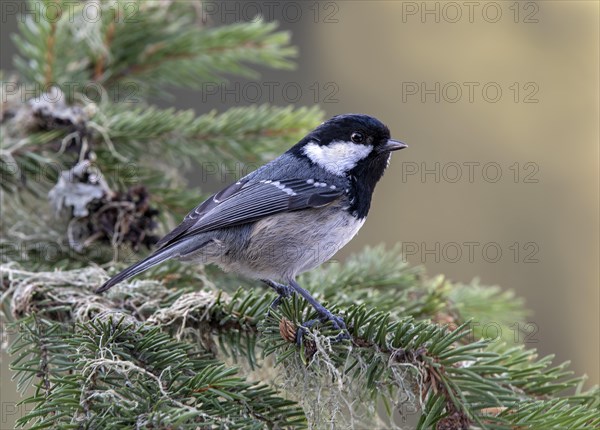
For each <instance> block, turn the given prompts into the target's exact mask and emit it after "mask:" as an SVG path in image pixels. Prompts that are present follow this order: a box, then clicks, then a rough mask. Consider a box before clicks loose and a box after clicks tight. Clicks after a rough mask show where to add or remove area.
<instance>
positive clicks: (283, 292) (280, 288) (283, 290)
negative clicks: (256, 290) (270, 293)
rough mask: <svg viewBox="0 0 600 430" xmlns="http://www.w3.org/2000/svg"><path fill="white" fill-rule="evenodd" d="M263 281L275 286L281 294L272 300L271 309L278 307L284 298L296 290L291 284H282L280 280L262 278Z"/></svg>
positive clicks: (276, 290) (272, 286)
mask: <svg viewBox="0 0 600 430" xmlns="http://www.w3.org/2000/svg"><path fill="white" fill-rule="evenodd" d="M262 282H264V283H265V284H267V285H268V286H269V287H271V288H273V289H274V290H275V292H276V293H277V294H279V296H278V297H276V298H275V300H273V301H272V302H271V305H269V310H271V309H277V307H278V306H279V305H280V304H281V301H282V300H283V299H287V298H288V297H290V296H291V295H292V294H293V293H294V290H293V289H292V287H290V286H289V285H284V284H280V283H278V282H274V281H271V280H270V279H262Z"/></svg>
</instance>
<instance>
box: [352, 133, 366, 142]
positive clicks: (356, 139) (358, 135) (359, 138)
mask: <svg viewBox="0 0 600 430" xmlns="http://www.w3.org/2000/svg"><path fill="white" fill-rule="evenodd" d="M350 139H351V140H352V142H354V143H362V142H363V140H365V136H363V134H362V133H359V132H358V131H355V132H354V133H352V135H351V136H350Z"/></svg>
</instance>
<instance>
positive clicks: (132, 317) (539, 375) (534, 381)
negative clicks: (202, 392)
mask: <svg viewBox="0 0 600 430" xmlns="http://www.w3.org/2000/svg"><path fill="white" fill-rule="evenodd" d="M378 252H381V251H380V250H376V251H374V252H373V251H371V257H372V256H373V253H378ZM388 258H391V259H393V257H390V256H388ZM359 261H360V259H359V258H356V259H355V260H354V263H353V265H358V264H360V263H359ZM369 264H370V263H369V258H368V257H366V258H365V262H364V265H365V266H364V268H365V272H366V273H368V267H369ZM355 268H356V267H353V270H355ZM3 273H7V274H9V277H10V280H11V281H10V282H9V283H8V284H9V285H10V286H11V287H9V288H11V289H10V290H9V291H8V292H7V293H5V295H6V297H9V296H11V295H12V297H13V302H14V303H13V304H12V305H11V308H12V309H22V311H21V312H22V314H21V315H28V313H30V312H32V311H33V310H34V309H35V312H36V314H37V315H38V317H40V316H43V317H45V318H50V319H55V320H58V321H62V322H63V323H65V322H66V321H70V320H75V322H77V324H80V325H81V324H83V326H87V324H84V321H89V320H94V319H95V318H96V319H97V318H100V317H99V316H104V317H103V318H105V317H106V316H107V315H113V316H115V315H121V317H122V318H126V319H127V321H128V324H134V323H135V326H136V327H137V326H139V325H140V324H141V325H143V326H144V327H155V329H157V330H159V331H160V332H161V333H163V334H165V336H167V338H168V339H171V336H175V338H176V339H178V340H176V341H175V342H182V343H185V342H184V341H185V340H188V341H189V340H192V339H193V340H194V344H195V345H199V346H200V345H201V348H202V351H204V353H206V354H208V355H209V356H210V357H213V359H214V358H217V359H218V358H219V357H224V355H223V354H225V355H227V354H229V355H233V356H235V357H237V359H238V360H239V359H240V358H242V357H246V358H247V361H248V364H249V365H250V366H255V365H260V363H262V362H263V359H262V358H261V354H260V351H261V350H262V351H264V354H265V355H266V356H267V357H269V356H273V357H274V358H275V362H276V363H279V365H278V367H277V369H279V370H278V372H279V373H281V374H282V375H284V376H283V377H284V381H285V382H284V383H283V387H285V388H288V389H289V390H290V394H291V393H292V392H294V391H296V390H297V389H298V387H304V388H303V389H302V392H301V393H300V395H296V396H295V398H296V400H297V401H300V402H301V404H302V406H303V408H304V412H305V413H306V414H307V418H308V419H309V423H311V424H312V425H316V426H318V425H320V424H318V423H322V422H324V420H325V421H327V420H336V422H338V423H339V422H342V421H343V419H345V417H347V416H348V415H347V414H350V417H351V419H352V420H354V422H355V423H358V422H367V421H368V420H369V419H370V418H369V417H371V416H372V411H373V410H374V408H375V406H376V404H377V401H383V402H384V403H385V404H388V405H390V406H389V407H390V411H393V410H406V409H407V407H410V408H413V407H417V406H418V407H419V408H420V409H421V412H422V418H421V421H420V424H419V428H422V429H425V428H430V427H435V426H437V427H436V428H457V427H460V426H475V427H481V428H494V429H496V428H497V429H510V428H513V426H514V425H517V424H518V423H519V422H522V420H523V419H524V418H523V417H524V416H523V414H522V412H521V410H522V407H523V408H525V410H527V411H531V410H535V411H540V413H542V412H543V413H544V414H549V415H551V416H552V420H550V421H548V422H556V423H566V422H569V423H571V422H577V423H585V425H587V426H593V425H597V424H598V423H600V415H599V414H598V412H597V410H593V411H591V412H590V410H589V409H588V408H585V407H584V406H587V405H594V404H595V402H597V398H596V397H595V396H597V391H590V392H581V391H580V390H581V385H582V383H583V380H582V378H570V379H569V374H570V373H569V372H568V371H567V370H566V365H565V364H563V365H559V366H552V364H551V357H545V358H542V359H536V354H535V351H533V350H526V349H524V348H523V347H522V346H515V347H510V346H509V345H506V344H498V343H496V344H492V343H490V342H489V341H486V340H475V339H473V338H471V337H469V322H468V321H466V322H463V323H462V324H461V325H460V326H459V327H456V328H451V329H447V328H445V327H444V326H440V325H438V324H435V323H432V322H431V320H428V319H424V318H423V316H422V315H420V318H421V319H420V320H416V319H414V318H411V317H404V318H401V319H396V318H395V317H394V316H393V314H391V313H389V312H381V311H377V310H376V309H375V308H374V307H372V306H373V305H374V303H373V304H369V303H368V300H367V301H365V303H362V304H360V305H356V304H354V305H350V306H344V307H341V308H337V312H341V313H342V315H344V318H345V320H346V323H347V325H348V328H349V330H350V334H351V340H350V341H346V342H335V341H334V339H335V338H336V336H337V333H336V332H335V330H333V329H332V328H331V327H330V326H329V325H328V324H325V325H320V326H317V327H314V328H311V329H310V330H309V331H308V333H307V334H306V335H305V338H304V342H303V343H302V345H301V346H300V347H299V346H298V345H296V343H295V332H296V330H297V329H298V327H299V326H300V325H301V324H302V322H303V321H306V320H308V319H311V318H313V317H314V316H315V315H313V314H314V310H313V309H312V308H311V307H310V306H309V305H308V304H307V303H306V302H304V301H303V300H301V299H299V298H297V297H296V296H294V297H293V298H291V299H288V300H286V301H284V302H283V304H282V306H281V307H280V308H279V309H278V310H270V311H269V316H268V317H266V318H265V317H264V315H265V313H266V311H267V310H268V309H269V304H270V302H271V300H272V299H273V295H272V294H266V295H264V294H260V293H256V292H255V291H253V290H247V289H240V290H238V291H236V292H235V293H234V294H233V295H228V294H226V293H219V292H217V291H215V290H212V289H206V290H202V291H192V290H191V289H190V290H187V292H182V291H179V292H177V293H175V294H171V293H169V290H168V289H166V288H164V287H162V286H160V285H159V284H158V283H156V282H155V281H143V282H141V281H133V282H130V283H129V285H128V284H125V285H122V286H117V287H115V289H114V291H113V292H112V293H111V294H109V296H108V297H106V298H105V297H98V296H95V295H93V293H92V292H91V290H92V289H93V287H94V286H95V284H96V283H98V284H99V283H100V282H101V281H102V280H103V279H105V275H104V274H103V272H102V271H101V270H99V269H85V275H84V272H82V271H71V272H64V275H62V274H60V273H59V274H57V273H53V274H52V273H46V274H40V273H33V272H29V273H27V272H24V271H22V270H20V269H18V268H17V269H15V268H14V267H3ZM90 275H91V276H93V277H94V278H95V279H98V281H94V282H91V283H90V282H89V280H88V281H87V282H86V284H85V287H84V288H83V289H82V288H77V289H74V288H73V286H74V285H76V283H77V282H82V281H77V279H83V277H84V276H85V277H87V278H88V279H89V277H90ZM321 275H323V274H321ZM61 278H62V279H61ZM50 279H54V281H53V282H50V283H49V280H50ZM52 284H54V285H55V287H51V285H52ZM70 284H71V285H70ZM90 284H94V285H90ZM425 284H426V283H425ZM32 285H33V286H32ZM58 285H62V287H61V288H58V289H57V287H58ZM178 285H179V286H181V283H179V284H178ZM82 286H83V283H82ZM147 288H149V289H150V290H147ZM481 288H485V287H481ZM58 291H61V292H58ZM25 292H26V294H25ZM25 296H26V297H28V298H27V299H26V300H25V299H24V297H25ZM74 296H76V297H77V298H76V299H73V297H74ZM14 297H17V298H20V299H18V300H17V301H15V299H14ZM142 297H144V298H145V297H152V298H153V300H152V301H151V302H150V303H148V304H146V305H145V309H144V311H143V312H140V311H139V303H141V300H142ZM496 299H497V300H502V298H501V297H500V298H496ZM87 301H91V302H92V303H93V306H90V305H83V304H84V303H86V302H87ZM375 302H376V300H375ZM17 303H24V304H26V305H25V306H22V305H21V306H20V307H19V306H16V304H17ZM133 303H138V305H134V304H133ZM494 306H495V305H494V304H492V305H491V307H494ZM82 309H84V310H85V311H82ZM334 309H335V308H334ZM132 310H133V312H132ZM50 311H51V312H52V313H50ZM121 317H120V318H121ZM82 318H83V320H82ZM290 328H291V333H289V329H290ZM128 330H129V329H124V331H125V332H126V331H128ZM286 330H287V331H288V333H287V335H286ZM290 334H291V336H290ZM40 336H41V335H40ZM145 346H146V343H142V345H141V346H140V348H144V347H145ZM118 348H121V346H120V345H114V346H113V347H111V348H110V351H111V352H112V353H114V351H115V350H117V351H118V350H119V349H118ZM164 360H166V361H168V358H164ZM105 364H106V366H109V367H110V364H115V363H112V362H110V363H105ZM165 365H166V364H165ZM117 367H118V366H117ZM119 369H120V371H123V369H122V368H119ZM36 370H39V369H36ZM138 373H139V372H138ZM292 387H294V388H292ZM576 388H577V389H578V390H579V392H578V394H577V395H575V396H572V395H562V394H561V393H564V392H565V390H569V389H576ZM111 389H114V388H111ZM557 399H560V400H563V402H562V403H561V402H557ZM357 402H358V403H357ZM345 405H346V406H345ZM350 405H353V406H350ZM359 405H360V406H359ZM556 405H559V406H556ZM325 411H329V412H327V413H325ZM572 414H576V417H575V418H573V415H572ZM533 422H535V421H533ZM453 426H454V427H453ZM550 428H552V427H550ZM557 428H558V427H557ZM573 428H581V429H583V428H590V427H585V426H582V427H573Z"/></svg>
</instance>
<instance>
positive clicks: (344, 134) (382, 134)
mask: <svg viewBox="0 0 600 430" xmlns="http://www.w3.org/2000/svg"><path fill="white" fill-rule="evenodd" d="M402 148H406V145H405V144H404V143H401V142H398V141H395V140H392V139H390V130H389V129H388V128H387V127H386V126H385V124H383V123H382V122H381V121H379V120H378V119H377V118H373V117H372V116H368V115H360V114H346V115H338V116H334V117H333V118H331V119H330V120H328V121H325V122H324V123H323V124H321V125H320V126H318V127H317V128H315V129H314V130H313V131H312V132H310V133H309V134H308V135H307V136H306V137H305V138H304V139H302V141H300V142H299V143H298V144H297V145H295V146H294V147H293V148H292V149H290V152H292V153H294V154H295V155H297V156H300V157H307V158H308V159H309V160H310V161H311V162H312V163H314V164H315V165H317V166H319V167H322V168H324V169H325V170H327V171H329V172H330V173H333V174H335V175H339V176H347V175H361V176H362V175H363V174H365V173H367V172H365V171H364V170H365V168H367V167H368V168H369V170H370V171H372V173H373V174H375V176H377V179H376V181H377V180H379V178H381V175H382V174H383V170H385V168H386V166H387V164H388V161H389V158H390V152H391V151H396V150H398V149H402ZM377 174H378V175H377Z"/></svg>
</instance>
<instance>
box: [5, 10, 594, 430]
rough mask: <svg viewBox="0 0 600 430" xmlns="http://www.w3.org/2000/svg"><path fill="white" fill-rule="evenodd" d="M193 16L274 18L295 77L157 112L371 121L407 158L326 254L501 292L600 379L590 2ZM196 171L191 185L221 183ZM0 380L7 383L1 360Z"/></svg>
mask: <svg viewBox="0 0 600 430" xmlns="http://www.w3.org/2000/svg"><path fill="white" fill-rule="evenodd" d="M6 3H8V2H3V4H6ZM12 3H14V4H18V3H19V2H12ZM6 12H7V9H6V8H5V7H4V6H3V8H2V13H3V16H2V28H1V55H0V60H1V62H0V67H1V68H2V69H3V70H5V71H10V70H12V56H13V54H14V47H13V45H12V42H11V40H10V37H9V35H10V34H11V33H13V32H15V31H16V19H17V16H16V15H14V14H9V13H6ZM199 13H200V14H201V15H202V18H203V19H204V20H205V21H206V22H208V23H209V24H210V25H222V24H227V23H231V22H234V21H238V20H243V21H249V20H253V19H255V17H256V16H257V15H262V16H263V17H264V18H265V19H266V20H269V21H270V20H277V21H279V22H280V24H281V27H282V28H285V29H289V30H290V31H291V32H292V41H293V44H295V45H296V46H298V47H299V57H298V59H297V63H298V65H297V68H296V70H294V71H289V72H282V71H278V72H273V71H270V70H264V72H263V73H262V75H261V78H259V79H255V80H238V79H235V80H232V81H231V82H230V83H229V84H227V85H220V84H207V86H206V87H205V88H204V92H200V91H197V92H194V91H177V90H175V91H174V93H175V94H176V96H175V97H174V98H173V99H172V100H155V102H156V103H157V104H159V105H161V106H163V107H165V106H175V107H177V108H181V109H184V108H186V109H187V108H192V109H194V110H196V111H197V112H198V113H203V112H207V111H209V110H211V109H217V110H220V111H223V110H225V109H227V108H229V107H231V106H234V105H249V104H253V103H272V104H276V105H288V104H294V105H297V106H301V105H305V106H309V105H313V104H315V103H317V104H319V105H320V106H321V107H322V108H323V109H325V111H326V113H327V116H333V115H335V114H339V113H347V112H360V113H367V114H370V115H373V116H376V117H378V118H379V119H381V120H382V121H383V122H384V123H386V124H388V126H389V127H390V129H391V131H392V136H393V137H394V138H396V139H399V140H402V141H404V142H406V143H407V144H408V145H409V149H407V150H405V151H402V152H400V153H396V154H394V156H393V159H392V163H391V165H390V168H389V170H388V172H387V174H386V176H385V177H384V179H383V180H382V182H381V183H380V185H379V186H378V189H377V191H376V195H375V198H374V204H373V207H372V210H371V213H370V216H369V220H368V221H367V223H366V224H365V226H364V228H363V229H362V230H361V232H360V233H359V235H358V236H357V237H356V238H355V239H354V240H353V241H352V242H351V243H350V245H349V246H347V247H346V248H345V249H344V250H343V251H342V252H341V253H340V254H339V255H338V256H336V259H338V260H343V259H344V258H345V257H346V256H347V255H349V254H350V253H352V252H355V251H357V250H359V249H361V248H362V247H364V246H365V245H368V244H372V245H375V244H378V243H385V244H387V245H389V246H393V245H394V244H396V243H399V242H402V245H401V246H402V249H403V251H404V252H405V255H406V258H407V259H408V260H409V261H410V262H411V263H414V264H423V265H425V266H426V268H427V271H428V273H429V274H430V275H435V274H438V273H443V274H445V275H446V276H447V277H448V278H450V279H452V280H456V281H461V282H470V281H471V280H472V279H473V278H479V279H480V282H481V283H482V284H487V285H500V286H502V287H503V288H505V289H513V290H515V291H516V292H517V294H518V295H519V296H522V297H524V298H525V299H526V304H527V307H528V308H529V309H531V310H532V314H531V316H530V317H529V323H528V324H527V327H524V328H523V327H520V329H521V334H520V335H518V336H521V338H520V340H525V343H526V344H527V345H528V346H529V347H535V348H537V349H538V350H539V352H540V354H541V355H547V354H550V353H555V354H556V362H557V363H558V362H562V361H565V360H571V361H572V364H573V367H572V368H573V370H574V371H575V372H576V373H577V374H583V373H585V374H587V375H588V376H589V378H590V383H589V385H592V384H597V383H598V382H599V379H600V364H599V363H600V356H599V349H600V345H599V339H600V319H599V318H600V317H599V315H600V288H599V284H600V279H599V264H600V262H599V261H600V253H599V238H600V231H599V229H600V222H599V215H600V213H599V192H600V190H599V138H600V135H599V3H598V2H592V1H581V2H577V1H552V2H449V3H446V2H401V1H369V2H367V1H338V2H316V3H315V2H293V1H292V2H278V1H268V2H245V3H244V2H205V3H204V4H203V5H202V8H201V11H199ZM240 163H243V160H240ZM241 169H243V167H242V168H241ZM201 173H202V172H201V169H199V170H198V171H196V172H191V173H190V176H189V177H190V185H192V186H194V185H199V186H202V187H204V188H205V189H209V188H218V187H220V186H222V185H223V183H222V182H230V181H231V180H232V179H233V178H232V177H231V172H229V173H227V174H223V175H222V177H218V176H212V177H211V178H209V179H210V180H209V181H208V183H205V182H206V176H205V175H203V174H201ZM241 173H243V172H242V171H240V174H241ZM516 332H518V331H516ZM523 332H524V333H525V334H523ZM523 336H525V337H524V338H523ZM1 377H2V386H3V387H5V382H6V381H7V378H9V377H10V373H9V372H8V370H7V358H6V357H3V358H2V374H1ZM3 391H4V390H3ZM7 391H10V392H11V395H12V392H13V391H14V390H13V389H10V390H7ZM3 394H4V393H3ZM4 412H6V411H3V414H2V415H3V417H4V416H5V414H4ZM5 425H7V424H6V423H4V422H3V423H2V425H1V426H0V427H1V428H3V429H4V428H11V427H5Z"/></svg>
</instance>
